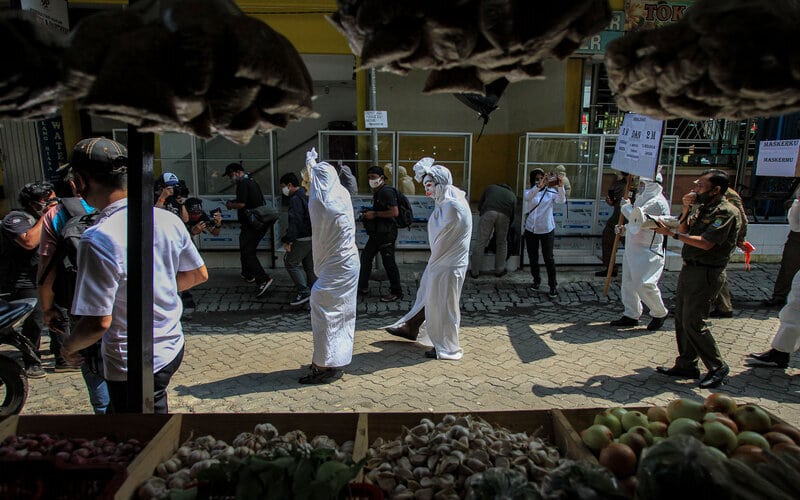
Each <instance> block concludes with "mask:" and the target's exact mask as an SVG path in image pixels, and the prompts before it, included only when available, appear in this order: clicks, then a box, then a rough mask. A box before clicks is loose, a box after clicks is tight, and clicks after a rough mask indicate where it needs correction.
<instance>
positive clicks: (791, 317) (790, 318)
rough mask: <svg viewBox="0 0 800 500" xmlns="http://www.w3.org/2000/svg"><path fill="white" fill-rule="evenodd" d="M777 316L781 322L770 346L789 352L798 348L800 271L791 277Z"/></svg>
mask: <svg viewBox="0 0 800 500" xmlns="http://www.w3.org/2000/svg"><path fill="white" fill-rule="evenodd" d="M778 318H779V319H780V320H781V324H780V326H779V327H778V332H777V333H776V334H775V337H774V338H773V339H772V347H773V348H774V349H777V350H778V351H781V352H789V353H792V352H795V351H798V350H800V271H798V272H797V273H796V274H795V275H794V278H793V279H792V290H791V291H790V292H789V297H788V298H787V300H786V305H785V306H783V309H781V312H780V314H779V315H778Z"/></svg>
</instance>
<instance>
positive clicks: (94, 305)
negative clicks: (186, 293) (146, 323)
mask: <svg viewBox="0 0 800 500" xmlns="http://www.w3.org/2000/svg"><path fill="white" fill-rule="evenodd" d="M127 248H128V200H127V198H126V199H123V200H119V201H116V202H114V203H112V204H111V205H109V206H107V207H106V208H105V209H104V210H103V211H102V215H101V216H100V218H99V219H98V221H97V222H96V223H95V225H93V226H92V227H90V228H88V229H87V230H86V231H85V232H84V233H83V236H82V237H81V242H80V245H79V247H78V279H77V283H76V286H75V298H74V300H73V304H72V313H73V314H75V315H79V316H108V315H111V318H112V319H111V326H110V327H109V328H108V330H106V332H105V334H104V335H103V367H104V368H105V378H106V379H108V380H113V381H125V380H127V371H128V336H127V332H128V328H127V316H128V272H127V270H128V255H127ZM201 266H203V259H202V258H201V257H200V254H199V253H198V252H197V249H196V248H195V246H194V245H193V244H192V239H191V237H190V236H189V233H188V231H187V230H186V226H185V225H184V224H183V222H182V221H181V220H180V219H179V218H178V217H176V216H175V215H174V214H172V213H170V212H168V211H166V210H161V209H159V208H155V207H154V208H153V372H154V373H155V372H158V371H159V370H161V369H162V368H164V367H165V366H166V365H167V364H169V363H170V362H171V361H172V360H173V359H175V356H177V355H178V353H179V352H180V350H181V348H182V347H183V343H184V340H183V329H182V328H181V322H180V319H181V314H182V312H183V305H182V304H181V300H180V298H179V296H178V284H177V281H176V276H177V274H178V272H179V271H192V270H194V269H198V268H200V267H201Z"/></svg>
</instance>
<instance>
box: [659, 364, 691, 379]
mask: <svg viewBox="0 0 800 500" xmlns="http://www.w3.org/2000/svg"><path fill="white" fill-rule="evenodd" d="M656 371H657V372H658V373H660V374H662V375H667V376H670V377H676V378H700V370H699V369H698V368H697V367H694V368H678V367H677V366H673V367H672V368H668V367H666V366H658V367H656Z"/></svg>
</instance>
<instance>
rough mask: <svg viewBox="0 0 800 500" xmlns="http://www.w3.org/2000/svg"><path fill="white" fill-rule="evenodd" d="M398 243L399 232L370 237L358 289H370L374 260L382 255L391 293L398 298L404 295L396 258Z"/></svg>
mask: <svg viewBox="0 0 800 500" xmlns="http://www.w3.org/2000/svg"><path fill="white" fill-rule="evenodd" d="M396 241H397V230H394V231H392V232H389V233H376V234H371V235H370V236H369V240H367V244H366V245H365V246H364V250H363V251H362V252H361V273H360V274H359V276H358V289H359V290H366V289H368V288H369V275H370V274H372V260H373V259H374V258H375V256H376V255H377V254H378V253H380V254H381V260H383V267H384V269H386V276H387V277H388V278H389V291H390V292H392V293H393V294H395V295H397V296H402V295H403V288H402V287H401V286H400V270H399V269H398V268H397V262H396V261H395V258H394V245H395V242H396Z"/></svg>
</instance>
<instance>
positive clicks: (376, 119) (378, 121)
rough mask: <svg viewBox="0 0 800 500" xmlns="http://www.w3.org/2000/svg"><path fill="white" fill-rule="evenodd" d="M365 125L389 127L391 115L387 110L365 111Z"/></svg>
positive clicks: (367, 126) (368, 126)
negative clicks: (389, 115)
mask: <svg viewBox="0 0 800 500" xmlns="http://www.w3.org/2000/svg"><path fill="white" fill-rule="evenodd" d="M364 127H366V128H389V117H388V115H387V113H386V111H364Z"/></svg>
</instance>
